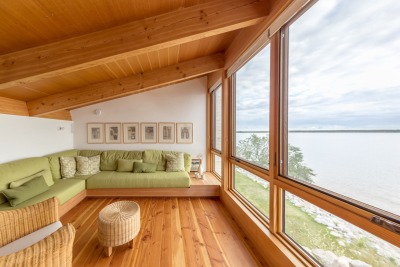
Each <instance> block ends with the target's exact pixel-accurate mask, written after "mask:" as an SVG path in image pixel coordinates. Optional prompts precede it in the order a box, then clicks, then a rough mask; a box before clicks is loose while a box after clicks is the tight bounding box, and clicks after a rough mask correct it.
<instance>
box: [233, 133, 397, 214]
mask: <svg viewBox="0 0 400 267" xmlns="http://www.w3.org/2000/svg"><path fill="white" fill-rule="evenodd" d="M250 135H251V133H238V134H237V138H238V140H242V139H245V138H247V137H249V136H250ZM257 135H264V136H265V135H267V134H266V133H265V134H257ZM289 143H290V144H291V145H294V146H296V147H298V148H300V149H301V151H302V153H303V156H304V164H305V165H306V166H307V167H309V168H311V169H312V170H313V172H314V173H315V174H316V176H315V177H314V182H315V184H316V185H318V186H321V187H323V188H326V189H329V190H331V191H334V192H336V193H339V194H342V195H344V196H347V197H350V198H353V199H356V200H359V201H362V202H364V203H366V204H369V205H372V206H375V207H377V208H381V209H383V210H386V211H389V212H392V213H394V214H397V215H400V197H399V193H400V133H368V132H367V133H349V132H345V133H343V132H339V133H337V132H336V133H321V132H317V133H315V132H307V133H292V132H291V133H289Z"/></svg>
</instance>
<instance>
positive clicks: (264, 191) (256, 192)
mask: <svg viewBox="0 0 400 267" xmlns="http://www.w3.org/2000/svg"><path fill="white" fill-rule="evenodd" d="M234 175H235V177H234V185H233V186H234V189H235V190H236V191H237V192H238V193H239V194H241V195H242V196H243V197H244V198H246V199H247V200H248V201H249V202H250V203H251V204H252V205H253V206H254V207H255V208H256V209H258V210H259V211H260V212H261V213H262V214H264V215H265V216H266V217H269V182H268V181H266V180H264V179H262V178H260V177H258V176H257V175H254V174H252V173H250V172H248V171H246V170H244V169H242V168H239V167H237V166H235V173H234Z"/></svg>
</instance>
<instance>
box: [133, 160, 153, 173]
mask: <svg viewBox="0 0 400 267" xmlns="http://www.w3.org/2000/svg"><path fill="white" fill-rule="evenodd" d="M156 170H157V164H153V163H143V162H134V163H133V172H134V173H141V172H147V173H152V172H156Z"/></svg>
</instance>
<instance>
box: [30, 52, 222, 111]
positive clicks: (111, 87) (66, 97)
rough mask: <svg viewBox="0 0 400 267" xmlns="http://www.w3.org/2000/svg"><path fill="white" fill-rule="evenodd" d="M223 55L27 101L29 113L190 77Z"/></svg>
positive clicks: (203, 71) (213, 65)
mask: <svg viewBox="0 0 400 267" xmlns="http://www.w3.org/2000/svg"><path fill="white" fill-rule="evenodd" d="M223 65H224V56H223V54H213V55H209V56H205V57H201V58H197V59H193V60H190V61H186V62H182V63H179V64H175V65H171V66H168V67H165V68H161V69H156V70H153V71H148V72H145V73H143V74H136V75H132V76H130V77H127V78H122V79H115V80H112V81H108V82H103V83H98V84H93V85H89V86H86V87H82V88H77V89H74V90H71V91H67V92H64V93H59V94H55V95H51V96H47V97H43V98H40V99H35V100H32V101H29V102H27V106H28V111H29V114H30V115H31V116H38V115H43V114H47V113H52V112H55V111H59V110H65V109H73V108H77V107H80V106H84V105H88V104H93V103H98V102H103V101H107V100H110V99H114V98H118V97H122V96H127V95H131V94H136V93H140V92H144V91H148V90H151V89H155V88H159V87H161V86H166V85H168V84H171V83H176V82H180V81H185V80H189V79H193V78H196V77H199V76H202V75H206V74H208V73H210V72H214V71H216V70H219V69H221V68H222V67H223Z"/></svg>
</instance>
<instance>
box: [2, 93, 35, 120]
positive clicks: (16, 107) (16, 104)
mask: <svg viewBox="0 0 400 267" xmlns="http://www.w3.org/2000/svg"><path fill="white" fill-rule="evenodd" d="M0 114H11V115H20V116H29V113H28V108H27V107H26V102H25V101H20V100H15V99H11V98H6V97H0Z"/></svg>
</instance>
